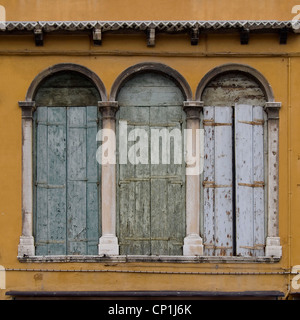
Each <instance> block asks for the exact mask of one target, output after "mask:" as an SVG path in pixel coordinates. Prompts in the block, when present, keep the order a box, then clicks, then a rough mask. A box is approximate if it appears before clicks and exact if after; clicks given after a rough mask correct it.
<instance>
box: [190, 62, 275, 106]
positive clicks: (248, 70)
mask: <svg viewBox="0 0 300 320" xmlns="http://www.w3.org/2000/svg"><path fill="white" fill-rule="evenodd" d="M232 72H237V73H242V74H245V75H246V76H248V77H251V78H253V80H254V81H255V82H257V84H258V85H259V87H260V89H261V90H262V91H263V93H264V95H265V99H266V101H267V102H274V101H275V99H274V93H273V90H272V87H271V86H270V84H269V82H268V81H267V79H266V78H265V77H264V76H263V75H262V74H261V73H260V72H259V71H257V70H256V69H254V68H252V67H250V66H248V65H244V64H237V63H230V64H224V65H221V66H218V67H216V68H214V69H212V70H211V71H209V72H208V73H207V74H206V75H205V76H204V77H203V78H202V80H201V81H200V83H199V85H198V87H197V90H196V95H195V98H196V101H202V95H203V93H204V90H205V89H206V87H207V85H208V84H209V83H210V82H211V81H212V80H213V79H215V78H216V77H218V76H220V75H222V74H226V73H232Z"/></svg>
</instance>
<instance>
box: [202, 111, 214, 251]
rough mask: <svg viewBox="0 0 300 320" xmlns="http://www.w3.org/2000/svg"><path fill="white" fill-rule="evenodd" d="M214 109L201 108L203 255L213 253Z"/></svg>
mask: <svg viewBox="0 0 300 320" xmlns="http://www.w3.org/2000/svg"><path fill="white" fill-rule="evenodd" d="M214 124H215V107H204V108H203V127H204V168H203V174H204V175H203V208H204V209H203V212H204V218H203V224H204V234H203V237H204V255H207V256H212V255H214V252H215V188H214V184H215V182H214V181H215V126H214Z"/></svg>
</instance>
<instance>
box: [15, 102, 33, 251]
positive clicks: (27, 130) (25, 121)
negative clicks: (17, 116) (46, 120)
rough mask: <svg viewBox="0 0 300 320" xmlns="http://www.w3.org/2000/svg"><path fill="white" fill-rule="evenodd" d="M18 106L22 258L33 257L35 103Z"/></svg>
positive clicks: (19, 249)
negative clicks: (20, 145)
mask: <svg viewBox="0 0 300 320" xmlns="http://www.w3.org/2000/svg"><path fill="white" fill-rule="evenodd" d="M19 106H20V107H21V108H22V235H21V237H20V243H19V246H18V257H24V256H34V255H35V246H34V238H33V229H32V220H33V219H32V215H33V182H32V179H33V176H32V173H33V169H32V122H33V121H32V117H33V112H34V110H35V102H34V101H30V102H27V101H24V102H23V101H22V102H19Z"/></svg>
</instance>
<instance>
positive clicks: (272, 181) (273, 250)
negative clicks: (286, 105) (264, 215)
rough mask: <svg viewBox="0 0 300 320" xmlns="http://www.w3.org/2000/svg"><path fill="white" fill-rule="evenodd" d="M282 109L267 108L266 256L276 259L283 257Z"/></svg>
mask: <svg viewBox="0 0 300 320" xmlns="http://www.w3.org/2000/svg"><path fill="white" fill-rule="evenodd" d="M280 108H281V103H280V102H267V103H266V106H265V110H266V112H267V115H268V169H267V170H268V229H267V230H268V234H267V239H266V252H265V255H266V256H268V257H275V258H280V257H281V256H282V247H281V245H280V238H279V228H278V224H279V216H278V209H279V206H278V200H279V177H278V175H279V170H278V166H279V141H278V140H279V110H280Z"/></svg>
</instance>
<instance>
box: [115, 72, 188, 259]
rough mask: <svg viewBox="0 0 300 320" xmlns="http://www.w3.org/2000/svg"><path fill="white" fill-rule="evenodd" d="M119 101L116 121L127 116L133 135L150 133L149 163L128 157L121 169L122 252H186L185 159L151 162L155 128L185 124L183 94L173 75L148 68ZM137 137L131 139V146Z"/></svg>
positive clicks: (122, 93)
mask: <svg viewBox="0 0 300 320" xmlns="http://www.w3.org/2000/svg"><path fill="white" fill-rule="evenodd" d="M118 101H119V105H120V110H119V112H118V115H117V123H119V121H127V125H128V127H127V129H128V134H129V133H130V132H131V131H132V130H133V129H143V130H145V132H147V135H148V138H149V143H148V146H147V147H149V153H148V156H149V158H148V159H149V162H148V164H137V165H134V164H131V163H130V162H128V163H127V164H121V165H119V168H118V171H119V173H118V175H119V183H118V199H119V200H118V207H119V209H118V210H119V217H118V238H119V245H120V254H128V255H130V254H139V255H157V254H159V255H182V245H183V237H184V235H185V186H184V172H185V167H184V164H174V162H173V161H171V164H162V161H161V158H160V163H159V164H150V160H151V147H152V146H151V130H153V129H154V130H155V129H157V130H164V129H166V130H168V132H170V131H171V130H172V129H174V128H178V129H180V130H181V129H182V122H183V120H184V119H183V110H182V102H183V96H182V94H181V92H180V90H179V89H178V88H177V87H176V85H175V84H174V83H173V82H172V81H170V80H169V79H167V78H165V77H163V76H161V75H158V74H152V73H149V74H148V73H147V74H141V75H138V76H136V77H135V78H133V79H131V80H130V81H128V82H127V83H126V84H125V86H124V87H123V88H122V89H121V91H120V93H119V96H118ZM137 133H138V131H137ZM117 134H118V128H117ZM117 138H118V135H117ZM137 141H138V140H137ZM137 141H135V142H128V150H129V149H130V148H132V145H134V144H135V143H136V142H137ZM172 147H173V144H172V143H171V148H172ZM160 148H161V147H160ZM171 157H174V155H172V156H171ZM171 160H173V159H171Z"/></svg>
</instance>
